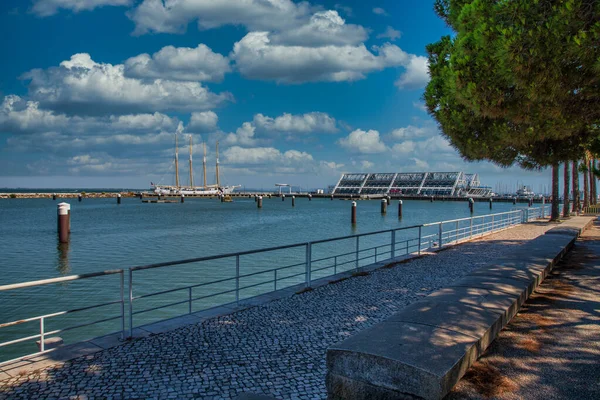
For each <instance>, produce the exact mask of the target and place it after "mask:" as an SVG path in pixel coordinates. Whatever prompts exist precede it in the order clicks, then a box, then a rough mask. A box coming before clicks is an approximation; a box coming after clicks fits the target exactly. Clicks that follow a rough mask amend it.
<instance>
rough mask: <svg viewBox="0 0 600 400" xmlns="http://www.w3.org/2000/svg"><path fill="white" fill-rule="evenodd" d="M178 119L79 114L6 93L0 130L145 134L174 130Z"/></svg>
mask: <svg viewBox="0 0 600 400" xmlns="http://www.w3.org/2000/svg"><path fill="white" fill-rule="evenodd" d="M178 123H179V121H178V120H177V119H175V118H171V117H169V116H168V115H165V114H162V113H158V112H155V113H153V114H129V115H111V116H106V117H79V116H68V115H66V114H61V113H56V112H54V111H51V110H44V109H41V108H40V107H39V102H36V101H25V100H24V99H22V98H20V97H19V96H15V95H9V96H6V97H5V98H4V100H3V102H2V104H1V105H0V130H1V131H5V132H8V133H14V134H22V133H40V132H61V133H64V134H71V135H74V134H84V135H87V134H90V135H92V134H103V135H106V136H109V135H114V134H117V133H123V132H128V133H144V132H148V131H163V130H166V131H174V130H175V129H176V127H177V124H178Z"/></svg>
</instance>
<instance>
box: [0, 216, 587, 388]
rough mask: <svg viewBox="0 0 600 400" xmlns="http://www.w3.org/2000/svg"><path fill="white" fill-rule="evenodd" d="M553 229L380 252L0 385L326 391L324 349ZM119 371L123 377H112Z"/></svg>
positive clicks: (3, 379) (24, 371)
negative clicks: (402, 253)
mask: <svg viewBox="0 0 600 400" xmlns="http://www.w3.org/2000/svg"><path fill="white" fill-rule="evenodd" d="M590 220H591V219H590ZM553 227H555V225H549V224H547V223H545V222H535V223H533V224H521V225H518V226H516V227H512V228H508V227H506V228H502V229H499V231H498V232H497V233H493V234H491V235H489V236H486V237H485V238H480V239H478V240H475V241H467V242H466V243H463V244H461V245H458V246H457V245H453V244H452V243H451V242H447V243H448V244H447V245H444V246H445V248H446V250H445V251H441V252H438V251H437V248H436V247H435V246H434V247H430V248H429V249H428V250H424V251H423V252H422V254H421V255H422V257H420V258H416V259H412V260H410V261H408V262H402V260H403V259H404V258H403V257H400V258H398V261H395V260H394V259H392V260H389V259H386V257H385V256H383V257H382V261H379V262H377V263H374V264H369V265H365V266H364V267H360V270H359V271H358V272H359V273H357V271H355V270H354V269H351V270H349V271H346V272H343V273H341V274H337V275H335V276H329V277H325V278H320V279H315V280H313V281H311V283H310V287H311V289H312V290H308V291H307V290H302V288H303V287H304V285H301V286H300V287H289V288H286V289H282V290H278V291H276V292H272V293H270V294H268V295H264V296H261V297H259V298H256V299H247V300H242V301H240V302H239V303H237V304H230V305H224V306H221V307H218V308H215V309H210V310H205V311H200V312H194V313H191V314H189V315H184V316H182V317H178V318H175V319H172V320H169V321H163V322H159V323H155V324H151V325H146V326H140V327H137V328H136V329H135V331H134V334H133V336H134V339H133V340H131V341H129V342H127V343H122V342H120V341H119V339H118V337H115V336H109V337H105V338H97V339H94V340H91V341H89V342H85V343H80V344H77V345H74V346H72V347H70V351H71V353H70V354H69V353H68V352H67V351H65V352H62V353H61V352H60V351H55V352H50V353H47V355H42V356H33V357H30V358H26V359H23V360H21V361H18V362H15V363H12V364H10V365H6V364H5V365H2V366H1V368H0V370H1V372H0V389H1V390H2V393H5V394H6V395H7V396H8V397H10V398H39V397H44V396H52V395H53V394H54V395H57V396H58V397H60V396H64V397H70V396H88V397H98V396H109V397H110V396H115V397H130V398H131V397H138V398H139V397H144V398H146V397H159V398H163V397H169V396H171V397H185V396H194V395H195V396H198V397H211V396H213V397H221V398H236V397H237V396H238V395H240V394H242V393H257V394H265V395H269V396H272V397H274V398H325V397H326V396H327V389H326V386H325V376H326V372H327V364H326V362H325V358H324V354H325V351H326V350H327V349H328V348H329V347H331V346H332V345H334V344H336V343H338V342H341V341H343V340H344V339H346V338H350V337H352V336H354V335H356V334H359V333H360V332H362V331H364V330H365V329H368V328H369V327H372V326H374V325H375V324H377V323H380V322H382V321H384V320H386V319H387V318H389V317H391V316H393V315H394V314H395V313H397V312H399V311H400V310H402V309H403V308H404V307H406V306H407V305H408V304H411V303H413V302H415V301H417V300H420V299H424V298H425V297H426V296H428V295H429V294H431V293H433V292H434V291H436V290H438V289H441V288H443V287H446V286H447V285H448V284H449V282H452V281H455V280H458V279H461V278H462V277H464V276H465V275H467V274H469V273H470V272H472V271H475V270H476V269H478V268H481V267H483V266H486V265H488V264H490V263H494V262H495V261H496V260H498V259H502V258H503V257H507V256H510V255H511V254H512V253H514V252H515V251H517V250H518V249H519V248H520V246H523V245H524V244H526V243H528V242H529V241H530V240H532V239H534V238H536V237H539V236H540V235H543V234H544V233H545V232H546V231H548V230H549V229H551V228H553ZM273 300H277V301H273ZM324 305H328V306H326V307H324ZM65 350H67V347H65ZM74 356H79V358H75V359H72V357H74ZM69 360H70V361H69ZM123 371H128V372H127V377H126V378H124V379H123V380H115V379H114V376H115V374H117V375H122V373H123Z"/></svg>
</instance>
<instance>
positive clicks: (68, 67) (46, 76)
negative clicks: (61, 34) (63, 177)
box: [23, 53, 232, 114]
mask: <svg viewBox="0 0 600 400" xmlns="http://www.w3.org/2000/svg"><path fill="white" fill-rule="evenodd" d="M23 78H25V79H29V80H30V83H29V94H30V97H31V98H32V99H33V100H36V101H39V103H40V105H41V106H43V107H45V108H50V109H54V110H61V111H64V112H67V113H77V114H107V113H114V114H127V113H132V112H133V113H136V112H144V111H152V112H154V111H180V112H181V111H196V110H203V109H204V110H205V109H210V108H214V107H216V106H218V105H219V104H221V103H223V102H225V101H227V100H231V98H232V96H231V94H229V93H221V94H215V93H212V92H210V91H209V90H208V89H206V88H205V87H203V86H202V85H201V84H200V83H198V82H175V81H169V80H162V79H156V80H154V81H145V80H139V79H133V78H127V77H125V75H124V66H123V64H118V65H111V64H104V63H97V62H95V61H94V60H92V58H91V57H90V55H89V54H86V53H80V54H75V55H73V56H72V57H71V59H70V60H67V61H63V62H62V63H61V64H60V66H59V67H52V68H49V69H46V70H42V69H34V70H32V71H30V72H28V73H27V74H24V75H23Z"/></svg>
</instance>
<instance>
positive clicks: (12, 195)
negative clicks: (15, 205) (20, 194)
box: [8, 193, 17, 199]
mask: <svg viewBox="0 0 600 400" xmlns="http://www.w3.org/2000/svg"><path fill="white" fill-rule="evenodd" d="M8 197H10V198H11V199H16V198H17V195H16V194H14V193H11V194H10V195H9V196H8Z"/></svg>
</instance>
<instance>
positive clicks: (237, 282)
mask: <svg viewBox="0 0 600 400" xmlns="http://www.w3.org/2000/svg"><path fill="white" fill-rule="evenodd" d="M235 303H236V304H238V305H239V303H240V255H239V254H238V255H237V256H235Z"/></svg>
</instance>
